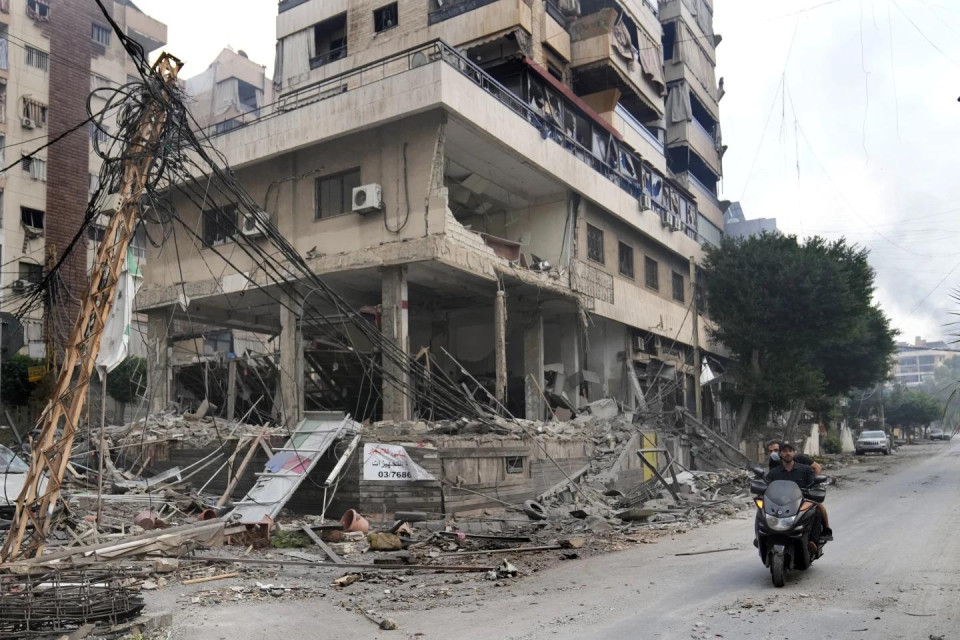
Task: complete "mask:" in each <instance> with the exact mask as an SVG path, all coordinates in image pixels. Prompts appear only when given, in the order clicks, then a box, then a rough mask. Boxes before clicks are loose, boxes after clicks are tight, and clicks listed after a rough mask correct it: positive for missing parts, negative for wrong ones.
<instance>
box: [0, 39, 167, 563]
mask: <svg viewBox="0 0 960 640" xmlns="http://www.w3.org/2000/svg"><path fill="white" fill-rule="evenodd" d="M182 66H183V63H181V62H180V61H179V60H178V59H177V58H175V57H173V56H171V55H170V54H168V53H164V54H162V55H161V56H160V58H159V59H158V60H157V62H156V63H154V65H153V70H154V72H156V73H158V74H159V75H160V77H162V78H163V80H164V81H165V82H166V84H167V85H168V86H169V87H171V88H172V87H174V86H176V82H177V74H178V73H179V71H180V68H181V67H182ZM148 95H149V94H145V96H148ZM165 121H166V111H165V110H164V108H163V105H162V104H160V103H157V102H154V103H152V104H148V105H146V106H145V107H144V110H143V113H142V114H141V116H140V121H139V123H138V127H137V131H136V133H135V134H134V137H133V139H132V140H128V141H127V144H126V145H125V146H124V157H125V158H126V159H125V161H124V167H123V177H122V179H121V182H120V189H119V191H120V206H119V207H117V210H116V211H115V212H114V213H113V214H112V216H111V218H110V223H109V225H108V226H107V231H106V234H105V235H104V238H103V241H102V242H101V243H100V247H99V248H98V249H97V259H96V261H95V262H94V268H93V273H92V274H91V278H90V284H89V286H88V288H87V291H86V293H85V294H84V296H83V298H82V300H81V307H80V315H79V316H78V317H77V323H76V325H74V328H73V331H72V332H71V334H70V341H69V342H68V343H67V348H66V350H65V352H64V357H63V364H62V366H61V368H60V375H59V377H58V378H57V383H56V386H55V387H54V390H53V393H52V395H51V398H50V403H49V404H48V405H47V408H46V410H45V411H44V413H43V415H42V416H41V418H40V421H39V422H40V424H39V426H40V435H39V437H38V439H37V442H36V445H35V446H34V449H33V453H32V456H31V459H30V469H29V471H28V472H27V473H26V474H25V478H24V488H23V491H22V493H21V494H20V497H19V498H18V499H17V509H16V512H15V514H14V516H13V522H12V523H11V525H10V530H9V532H8V533H7V538H6V540H5V541H4V544H3V548H2V550H0V561H3V562H7V561H10V560H14V559H16V558H18V557H20V556H26V557H31V556H36V555H39V554H40V552H41V551H42V549H43V545H44V543H45V541H46V538H47V535H48V533H49V530H50V518H49V514H50V512H51V511H52V509H53V507H55V506H56V505H57V502H58V501H59V499H60V486H61V484H62V482H63V475H64V472H65V471H66V468H67V463H68V462H69V460H70V451H71V449H72V447H73V439H74V436H75V435H76V433H77V427H78V426H79V421H80V417H81V414H82V413H83V407H84V404H85V402H86V400H87V391H88V390H89V387H90V377H91V375H92V374H93V371H94V368H95V366H96V362H97V355H98V353H99V352H100V339H101V337H102V336H103V329H104V325H105V324H106V322H107V317H108V316H109V315H110V310H111V309H112V308H113V304H114V301H115V298H116V292H117V282H118V281H119V279H120V274H121V272H122V271H123V267H124V265H125V264H126V260H127V247H128V245H129V243H130V239H131V238H132V237H133V231H134V228H135V227H136V224H137V216H138V213H139V209H140V203H139V201H140V197H141V195H142V194H143V190H144V187H145V185H146V182H147V179H148V174H149V172H150V169H151V167H152V166H153V163H154V161H155V160H156V155H157V153H158V146H159V145H160V142H161V134H162V132H163V127H164V124H165ZM44 480H46V485H44ZM28 528H30V529H31V530H30V531H29V535H28V537H27V539H26V540H24V536H25V535H27V534H28V531H27V530H28Z"/></svg>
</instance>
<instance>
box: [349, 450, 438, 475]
mask: <svg viewBox="0 0 960 640" xmlns="http://www.w3.org/2000/svg"><path fill="white" fill-rule="evenodd" d="M363 479H364V480H399V481H404V480H406V481H410V480H435V479H436V478H434V477H433V476H432V475H430V473H429V472H428V471H427V470H426V469H424V468H423V467H421V466H420V465H418V464H417V463H416V462H414V461H413V460H411V459H410V456H409V455H407V450H406V449H404V448H403V447H402V446H400V445H394V444H377V443H373V442H368V443H366V444H365V445H363Z"/></svg>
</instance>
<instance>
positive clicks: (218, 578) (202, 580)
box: [180, 571, 240, 584]
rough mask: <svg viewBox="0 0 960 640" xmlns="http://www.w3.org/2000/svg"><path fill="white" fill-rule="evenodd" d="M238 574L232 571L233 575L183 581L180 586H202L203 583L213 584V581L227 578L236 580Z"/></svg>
mask: <svg viewBox="0 0 960 640" xmlns="http://www.w3.org/2000/svg"><path fill="white" fill-rule="evenodd" d="M239 575H240V573H239V572H236V571H234V572H233V573H221V574H220V575H217V576H205V577H203V578H193V579H192V580H184V581H183V582H181V583H180V584H202V583H204V582H213V581H214V580H226V579H227V578H236V577H237V576H239Z"/></svg>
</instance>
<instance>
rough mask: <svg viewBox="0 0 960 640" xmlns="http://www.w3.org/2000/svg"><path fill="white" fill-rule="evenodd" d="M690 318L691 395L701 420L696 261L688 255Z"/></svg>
mask: <svg viewBox="0 0 960 640" xmlns="http://www.w3.org/2000/svg"><path fill="white" fill-rule="evenodd" d="M690 318H691V319H692V321H693V335H692V336H691V337H692V342H693V386H694V389H693V396H694V399H695V400H696V405H695V408H696V413H697V420H699V421H700V422H703V396H702V394H701V392H700V369H701V367H702V365H701V364H700V357H701V356H700V309H699V308H698V307H697V261H696V259H695V258H694V257H693V256H690Z"/></svg>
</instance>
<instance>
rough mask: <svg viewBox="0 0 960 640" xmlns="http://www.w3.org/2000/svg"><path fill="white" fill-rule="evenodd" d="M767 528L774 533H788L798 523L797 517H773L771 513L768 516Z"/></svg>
mask: <svg viewBox="0 0 960 640" xmlns="http://www.w3.org/2000/svg"><path fill="white" fill-rule="evenodd" d="M765 519H766V522H767V526H768V527H770V528H771V529H772V530H774V531H786V530H787V529H789V528H790V527H792V526H793V523H794V522H796V521H797V516H796V515H792V516H787V517H786V518H778V517H777V516H772V515H770V514H769V513H768V514H766V517H765Z"/></svg>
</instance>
